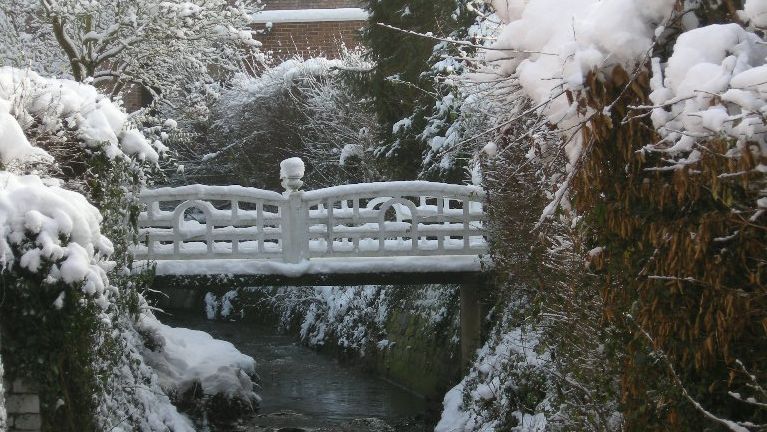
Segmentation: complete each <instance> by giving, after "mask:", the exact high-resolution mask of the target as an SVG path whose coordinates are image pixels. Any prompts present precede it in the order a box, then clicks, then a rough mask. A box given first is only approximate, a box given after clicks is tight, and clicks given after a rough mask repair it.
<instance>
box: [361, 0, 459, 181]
mask: <svg viewBox="0 0 767 432" xmlns="http://www.w3.org/2000/svg"><path fill="white" fill-rule="evenodd" d="M463 4H464V2H463V1H460V0H371V1H370V3H369V5H368V9H369V12H370V18H369V26H368V29H367V30H366V32H365V37H364V38H365V43H366V45H367V46H368V48H369V49H370V55H371V57H372V60H374V61H375V62H376V64H377V67H376V68H375V69H374V70H373V72H372V74H371V76H370V82H369V83H368V86H367V88H366V91H367V92H369V94H370V95H371V96H372V97H373V98H374V105H375V110H376V113H377V116H378V120H379V122H380V124H381V133H380V137H379V140H380V144H381V146H380V148H379V151H378V153H379V156H380V157H381V159H382V163H383V165H384V169H385V170H386V171H387V172H388V173H389V175H390V176H391V177H392V178H394V179H412V178H415V177H418V176H419V173H421V172H422V171H423V170H422V165H423V156H424V154H425V153H426V150H427V143H426V141H425V140H424V139H423V137H422V136H420V135H421V131H423V130H424V128H425V127H426V126H427V119H428V118H429V117H431V116H432V115H433V114H432V113H433V111H434V110H435V104H436V103H437V101H438V100H439V99H441V97H442V94H440V93H439V90H438V87H437V86H436V85H435V83H436V82H437V81H436V80H435V79H434V75H433V74H432V73H431V71H432V64H433V55H434V54H435V49H434V45H435V40H434V39H433V38H431V37H425V36H424V35H434V36H435V37H446V36H448V35H451V34H452V33H454V32H455V31H456V29H459V28H466V27H468V25H469V24H470V23H471V22H472V21H473V18H472V17H471V16H470V15H469V14H466V13H463V12H462V11H465V7H464V6H463ZM392 27H393V28H392ZM408 32H412V33H408ZM416 33H417V34H416ZM419 34H420V35H419Z"/></svg>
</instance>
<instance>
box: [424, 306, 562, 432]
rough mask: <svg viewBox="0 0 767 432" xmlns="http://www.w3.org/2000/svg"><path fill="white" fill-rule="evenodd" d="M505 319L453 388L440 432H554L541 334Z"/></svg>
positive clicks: (506, 317) (437, 428)
mask: <svg viewBox="0 0 767 432" xmlns="http://www.w3.org/2000/svg"><path fill="white" fill-rule="evenodd" d="M511 315H512V314H504V317H503V318H502V319H501V320H500V322H499V323H498V324H497V327H496V328H495V329H494V330H493V332H491V335H490V338H489V340H488V341H487V342H486V343H485V345H484V346H483V347H482V348H481V349H480V350H479V352H478V354H477V359H476V361H475V362H474V364H473V366H472V368H471V370H470V371H469V373H468V375H466V376H465V377H464V378H463V380H462V381H461V382H460V383H459V384H458V385H456V386H455V387H454V388H453V389H451V390H450V391H449V392H448V393H447V394H446V395H445V400H444V411H443V412H442V417H441V419H440V421H439V423H438V424H437V427H436V428H435V431H436V432H450V431H466V432H470V431H489V430H518V431H544V430H552V427H551V425H549V424H548V423H547V414H549V412H550V411H552V410H554V409H555V408H554V407H553V406H552V405H551V402H552V401H551V399H552V396H553V394H554V392H553V389H552V388H549V378H550V377H549V376H548V373H547V371H546V367H545V366H546V363H547V362H548V361H549V358H548V354H547V353H545V352H543V353H541V352H539V350H540V347H539V346H538V338H539V337H540V335H539V334H538V332H536V331H535V330H534V329H532V328H526V327H524V325H523V326H519V324H518V323H517V324H516V325H512V324H510V323H509V322H508V320H509V319H510V316H511Z"/></svg>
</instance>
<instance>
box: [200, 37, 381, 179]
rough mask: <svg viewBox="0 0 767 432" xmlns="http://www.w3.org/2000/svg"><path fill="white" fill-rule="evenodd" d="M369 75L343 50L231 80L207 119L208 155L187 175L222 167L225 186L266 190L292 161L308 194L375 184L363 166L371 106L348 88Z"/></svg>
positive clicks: (357, 57) (370, 135)
mask: <svg viewBox="0 0 767 432" xmlns="http://www.w3.org/2000/svg"><path fill="white" fill-rule="evenodd" d="M370 68H371V64H370V63H369V62H367V61H366V60H365V59H364V58H363V56H362V54H361V52H359V51H344V52H343V53H342V56H341V58H338V59H328V58H324V57H315V58H309V59H289V60H286V61H285V62H283V63H280V64H278V65H276V66H274V67H271V68H268V69H266V70H264V71H263V72H262V73H261V74H259V75H257V76H251V75H241V76H239V77H236V78H235V79H234V80H233V81H232V83H231V85H230V86H229V87H228V88H227V89H225V90H223V91H222V93H221V97H220V98H219V100H218V101H217V103H216V105H215V107H214V109H213V112H212V119H213V124H212V128H211V129H212V130H211V133H210V134H209V136H208V137H207V140H208V141H209V144H210V145H211V146H212V147H213V148H210V149H207V150H205V151H206V153H205V154H196V155H191V156H189V159H190V160H195V159H197V160H198V161H199V162H201V164H200V165H199V166H191V165H192V164H191V163H190V164H189V165H190V166H187V167H186V168H185V169H186V173H187V175H188V176H192V175H194V174H197V173H199V172H200V170H201V169H212V168H211V167H213V166H214V165H215V167H217V168H218V167H220V166H221V164H222V163H226V164H229V166H230V167H231V169H230V170H229V171H230V172H231V174H230V175H229V177H228V178H229V180H228V181H230V182H236V183H240V184H246V185H253V186H256V187H262V188H263V187H266V188H274V187H278V185H277V184H275V183H276V182H275V181H276V180H277V176H276V175H275V174H274V168H275V167H276V166H277V164H279V162H280V161H281V160H283V159H286V158H288V157H292V156H297V155H298V156H301V157H302V158H303V159H304V160H305V161H306V162H307V163H308V165H309V166H310V167H311V169H309V170H307V178H306V179H305V181H306V183H307V184H308V185H311V187H321V186H330V185H333V184H338V183H339V182H341V183H345V182H361V181H370V180H374V179H377V178H378V175H377V173H376V172H375V169H374V168H373V167H372V164H371V163H370V161H369V159H370V157H369V156H372V149H373V147H374V145H375V144H376V143H375V129H376V127H377V123H376V120H375V116H374V115H373V113H372V110H371V101H370V100H369V99H365V98H363V97H360V96H359V95H358V94H357V93H356V92H355V88H354V86H353V85H352V84H351V83H350V79H351V77H354V76H356V74H358V73H359V71H364V70H368V69H370ZM256 154H257V155H258V157H254V155H256ZM365 156H368V157H365ZM195 165H196V164H195ZM218 170H219V171H220V169H218Z"/></svg>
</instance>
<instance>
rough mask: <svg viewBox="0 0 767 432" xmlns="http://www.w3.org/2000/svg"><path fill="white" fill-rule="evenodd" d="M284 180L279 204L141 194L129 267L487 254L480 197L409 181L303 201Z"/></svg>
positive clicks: (237, 196)
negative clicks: (158, 263)
mask: <svg viewBox="0 0 767 432" xmlns="http://www.w3.org/2000/svg"><path fill="white" fill-rule="evenodd" d="M283 171H284V170H283ZM301 171H302V170H301ZM283 174H285V173H284V172H283ZM288 174H290V172H288ZM299 174H300V172H299ZM282 177H283V179H282V180H283V186H284V187H285V189H286V191H285V192H284V193H282V194H279V193H277V192H272V191H264V190H259V189H253V188H245V187H241V186H202V185H192V186H182V187H177V188H161V189H154V190H146V191H144V192H143V193H142V195H141V202H142V203H143V204H144V205H145V210H144V211H143V212H142V213H141V214H140V216H139V227H140V244H139V246H138V247H137V248H136V249H135V251H134V252H135V255H136V258H137V259H142V260H158V261H160V260H193V259H273V260H279V261H282V262H286V263H298V262H300V261H302V260H305V259H311V258H326V257H339V258H340V257H388V256H428V255H448V256H449V255H479V254H482V253H484V252H485V251H486V250H487V242H486V237H485V236H486V232H485V225H484V223H485V220H486V215H485V211H484V201H485V194H484V192H483V191H482V190H481V189H479V188H476V187H473V186H461V185H449V184H442V183H432V182H423V181H412V182H385V183H365V184H355V185H344V186H336V187H330V188H326V189H319V190H314V191H301V190H300V187H301V185H302V181H301V177H302V175H294V176H293V177H289V176H288V175H283V176H282Z"/></svg>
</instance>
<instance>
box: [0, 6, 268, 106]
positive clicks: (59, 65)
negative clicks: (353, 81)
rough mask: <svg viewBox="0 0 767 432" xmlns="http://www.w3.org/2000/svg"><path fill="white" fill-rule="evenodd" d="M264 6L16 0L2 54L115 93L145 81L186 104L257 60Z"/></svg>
mask: <svg viewBox="0 0 767 432" xmlns="http://www.w3.org/2000/svg"><path fill="white" fill-rule="evenodd" d="M259 9H260V2H259V1H249V0H246V1H237V2H228V1H226V0H193V1H180V0H172V1H162V2H157V1H154V0H138V1H135V0H134V1H124V0H101V1H84V0H58V1H48V0H45V1H37V0H8V1H5V2H3V4H2V5H0V40H3V41H4V43H3V44H2V48H0V59H3V61H4V63H7V64H10V65H15V66H30V67H31V68H32V69H33V70H36V71H39V72H44V73H46V74H47V75H53V76H66V77H70V78H73V79H74V80H76V81H80V82H85V81H88V82H91V80H92V82H94V83H96V84H97V85H99V86H100V87H102V88H106V89H108V91H109V92H111V93H112V95H118V94H121V93H122V92H123V91H124V90H127V89H130V88H131V87H132V86H133V85H134V84H137V85H138V86H140V87H141V88H143V89H144V90H146V91H149V92H150V93H151V94H152V95H153V96H154V97H155V98H160V99H161V100H162V101H163V102H168V103H170V104H171V106H175V107H178V108H181V107H183V106H184V105H183V103H184V98H187V99H186V101H185V102H186V103H189V102H190V101H192V102H194V101H195V100H197V99H199V98H204V97H205V96H206V92H207V91H208V86H210V85H211V84H213V83H214V82H215V80H216V78H217V77H221V76H225V75H227V74H230V73H232V72H233V71H235V70H240V69H241V67H242V63H243V62H245V61H252V60H255V58H256V57H257V56H258V49H257V48H258V46H259V45H260V43H259V42H257V41H255V40H254V39H253V31H252V30H251V29H250V28H249V27H248V24H249V23H250V22H251V21H252V17H251V16H252V14H253V13H255V12H257V11H258V10H259ZM25 53H26V54H25Z"/></svg>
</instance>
